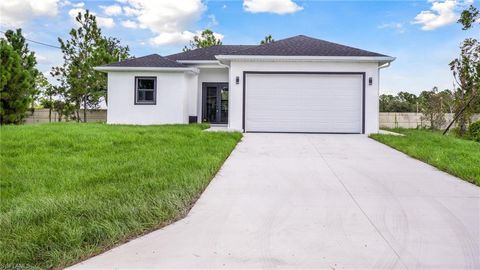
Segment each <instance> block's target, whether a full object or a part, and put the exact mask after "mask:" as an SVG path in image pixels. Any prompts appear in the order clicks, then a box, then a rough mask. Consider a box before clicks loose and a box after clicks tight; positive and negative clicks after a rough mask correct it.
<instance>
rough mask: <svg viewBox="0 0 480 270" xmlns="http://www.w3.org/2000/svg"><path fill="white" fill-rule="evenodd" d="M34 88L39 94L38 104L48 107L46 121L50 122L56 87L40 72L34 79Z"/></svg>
mask: <svg viewBox="0 0 480 270" xmlns="http://www.w3.org/2000/svg"><path fill="white" fill-rule="evenodd" d="M35 85H36V88H37V91H38V95H39V101H40V105H41V106H42V107H43V108H45V109H48V122H52V110H53V101H54V97H55V96H56V91H55V90H56V88H55V87H54V86H53V85H51V84H50V83H49V82H48V80H47V78H45V76H44V75H43V74H42V73H39V75H38V76H37V79H36V83H35Z"/></svg>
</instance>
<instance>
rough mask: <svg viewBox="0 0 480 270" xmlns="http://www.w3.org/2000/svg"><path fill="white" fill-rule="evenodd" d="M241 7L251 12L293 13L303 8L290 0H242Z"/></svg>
mask: <svg viewBox="0 0 480 270" xmlns="http://www.w3.org/2000/svg"><path fill="white" fill-rule="evenodd" d="M243 9H244V10H245V11H247V12H251V13H260V12H268V13H275V14H288V13H295V12H297V11H300V10H302V9H303V7H301V6H299V5H297V4H296V3H295V2H293V1H292V0H244V1H243Z"/></svg>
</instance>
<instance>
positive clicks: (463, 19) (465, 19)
mask: <svg viewBox="0 0 480 270" xmlns="http://www.w3.org/2000/svg"><path fill="white" fill-rule="evenodd" d="M458 22H459V23H460V24H462V26H463V28H462V29H463V30H467V29H470V28H472V26H473V25H474V24H475V23H477V22H480V12H479V11H478V9H477V8H476V7H474V6H473V5H470V7H469V8H468V9H466V10H464V11H462V14H461V16H460V19H459V20H458Z"/></svg>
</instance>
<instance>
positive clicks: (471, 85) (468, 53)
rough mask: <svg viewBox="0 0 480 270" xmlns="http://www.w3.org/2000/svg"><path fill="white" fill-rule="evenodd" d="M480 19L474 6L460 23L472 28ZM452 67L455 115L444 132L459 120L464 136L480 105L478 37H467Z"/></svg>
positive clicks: (479, 44) (463, 13)
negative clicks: (454, 86) (479, 97)
mask: <svg viewBox="0 0 480 270" xmlns="http://www.w3.org/2000/svg"><path fill="white" fill-rule="evenodd" d="M479 20H480V16H479V12H478V10H477V9H476V8H475V7H474V6H470V7H469V9H467V10H464V11H463V12H462V15H461V17H460V19H459V20H458V22H459V23H461V24H462V26H463V28H462V29H464V30H467V29H470V28H472V27H473V26H474V24H476V23H478V22H479ZM450 69H451V70H452V72H453V77H454V78H455V82H456V85H457V87H456V89H455V92H454V97H455V116H454V118H453V120H452V121H451V122H450V124H449V125H448V126H447V128H446V129H445V131H444V132H443V134H446V133H447V132H448V130H449V129H450V127H451V126H452V125H453V123H454V122H455V121H456V122H458V134H459V135H460V136H463V135H464V134H465V132H466V130H467V125H468V124H470V120H471V116H472V114H473V112H474V111H475V109H476V108H477V107H478V103H479V102H480V101H479V100H478V93H479V91H480V43H479V42H478V40H477V39H474V38H467V39H465V40H464V41H463V43H462V45H461V47H460V56H459V57H458V58H456V59H454V60H453V61H452V62H451V63H450Z"/></svg>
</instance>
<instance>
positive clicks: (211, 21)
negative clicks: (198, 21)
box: [208, 14, 218, 27]
mask: <svg viewBox="0 0 480 270" xmlns="http://www.w3.org/2000/svg"><path fill="white" fill-rule="evenodd" d="M208 20H209V21H208V27H212V26H216V25H218V21H217V17H215V15H213V14H210V15H208Z"/></svg>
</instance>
